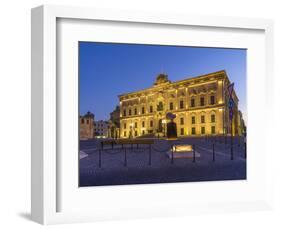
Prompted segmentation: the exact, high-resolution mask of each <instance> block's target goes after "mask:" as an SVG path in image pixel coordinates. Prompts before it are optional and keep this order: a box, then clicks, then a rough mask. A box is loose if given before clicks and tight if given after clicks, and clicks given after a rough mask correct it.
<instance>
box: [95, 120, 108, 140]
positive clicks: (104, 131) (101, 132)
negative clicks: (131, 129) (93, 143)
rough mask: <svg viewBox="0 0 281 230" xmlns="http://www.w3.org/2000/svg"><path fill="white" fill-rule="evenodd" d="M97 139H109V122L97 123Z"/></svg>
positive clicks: (100, 121) (101, 121)
mask: <svg viewBox="0 0 281 230" xmlns="http://www.w3.org/2000/svg"><path fill="white" fill-rule="evenodd" d="M94 130H95V132H94V133H95V137H96V138H107V137H108V121H104V120H99V121H96V122H95V129H94Z"/></svg>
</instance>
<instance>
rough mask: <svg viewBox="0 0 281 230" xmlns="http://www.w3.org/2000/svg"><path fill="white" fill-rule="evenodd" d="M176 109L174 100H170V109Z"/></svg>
mask: <svg viewBox="0 0 281 230" xmlns="http://www.w3.org/2000/svg"><path fill="white" fill-rule="evenodd" d="M173 109H174V104H173V102H170V110H173Z"/></svg>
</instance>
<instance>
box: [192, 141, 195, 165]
mask: <svg viewBox="0 0 281 230" xmlns="http://www.w3.org/2000/svg"><path fill="white" fill-rule="evenodd" d="M192 162H193V163H195V145H193V160H192Z"/></svg>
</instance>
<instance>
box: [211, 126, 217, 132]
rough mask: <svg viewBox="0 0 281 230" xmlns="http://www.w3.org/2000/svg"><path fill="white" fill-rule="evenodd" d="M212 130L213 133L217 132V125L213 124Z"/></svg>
mask: <svg viewBox="0 0 281 230" xmlns="http://www.w3.org/2000/svg"><path fill="white" fill-rule="evenodd" d="M211 132H212V134H215V133H216V127H215V126H212V127H211Z"/></svg>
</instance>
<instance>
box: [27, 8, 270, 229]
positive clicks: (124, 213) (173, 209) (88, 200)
mask: <svg viewBox="0 0 281 230" xmlns="http://www.w3.org/2000/svg"><path fill="white" fill-rule="evenodd" d="M272 33H273V24H272V22H271V21H270V20H263V19H242V18H231V17H207V16H205V17H202V16H188V15H173V14H159V13H151V12H131V11H130V12H123V11H111V10H100V9H90V8H79V7H64V6H42V7H38V8H35V9H33V10H32V219H33V220H35V221H37V222H39V223H43V224H55V223H70V222H81V221H95V220H109V219H125V218H146V217H164V216H174V215H187V214H198V213H199V214H201V213H210V212H212V213H214V212H218V213H222V212H227V211H230V212H236V211H250V210H265V209H270V208H272V184H273V181H272V169H271V165H272V164H271V162H272V161H273V160H274V155H273V151H270V149H271V147H270V146H271V145H270V141H271V139H270V135H266V136H263V135H260V134H261V133H267V134H271V133H272V132H271V131H272V130H273V124H272V121H271V118H270V114H269V113H267V111H268V110H270V111H272V110H273V105H274V102H273V100H272V95H273V93H274V92H273V91H272V89H273V87H272V86H273V84H274V78H273V41H272V39H273V36H272ZM171 34H172V36H171ZM79 41H99V42H119V43H140V44H161V45H183V46H204V47H224V48H245V49H247V112H248V117H247V120H248V125H247V130H248V133H247V139H248V149H247V153H248V154H247V157H248V158H247V180H241V181H220V182H195V183H174V184H154V185H127V186H103V187H87V188H79V186H78V162H79V150H78V141H77V140H78V125H77V123H78V121H77V119H78V117H79V114H78V109H77V108H78V42H79ZM257 101H258V104H259V106H257ZM260 108H263V109H262V110H261V109H260ZM62 118H63V119H62ZM261 121H266V123H267V125H266V126H260V125H259V124H260V122H261ZM257 127H258V128H257ZM69 143H71V144H69Z"/></svg>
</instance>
